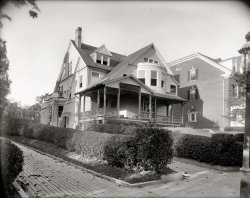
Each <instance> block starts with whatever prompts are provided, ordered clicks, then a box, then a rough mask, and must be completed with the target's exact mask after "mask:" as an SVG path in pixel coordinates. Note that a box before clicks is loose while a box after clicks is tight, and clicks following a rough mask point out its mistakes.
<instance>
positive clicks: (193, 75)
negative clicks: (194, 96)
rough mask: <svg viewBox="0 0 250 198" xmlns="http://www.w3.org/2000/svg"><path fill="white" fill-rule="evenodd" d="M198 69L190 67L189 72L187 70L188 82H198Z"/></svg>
mask: <svg viewBox="0 0 250 198" xmlns="http://www.w3.org/2000/svg"><path fill="white" fill-rule="evenodd" d="M197 73H198V68H195V67H192V68H191V69H190V70H189V77H188V79H189V81H196V80H198V75H197Z"/></svg>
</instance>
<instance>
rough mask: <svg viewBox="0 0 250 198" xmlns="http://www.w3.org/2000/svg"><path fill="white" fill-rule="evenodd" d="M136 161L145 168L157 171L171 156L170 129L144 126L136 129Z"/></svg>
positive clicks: (163, 166)
mask: <svg viewBox="0 0 250 198" xmlns="http://www.w3.org/2000/svg"><path fill="white" fill-rule="evenodd" d="M135 140H136V146H137V161H138V162H139V163H141V165H142V167H143V168H144V169H145V170H154V171H156V172H159V171H160V170H162V169H164V168H165V167H166V165H167V164H168V163H170V162H171V161H172V158H173V138H172V133H171V131H168V130H164V129H159V128H153V127H145V128H138V129H137V130H136V136H135Z"/></svg>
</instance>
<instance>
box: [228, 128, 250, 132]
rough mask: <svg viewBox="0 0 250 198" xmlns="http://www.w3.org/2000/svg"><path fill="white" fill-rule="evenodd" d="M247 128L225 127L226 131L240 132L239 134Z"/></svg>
mask: <svg viewBox="0 0 250 198" xmlns="http://www.w3.org/2000/svg"><path fill="white" fill-rule="evenodd" d="M244 130H245V127H225V128H224V131H238V132H244Z"/></svg>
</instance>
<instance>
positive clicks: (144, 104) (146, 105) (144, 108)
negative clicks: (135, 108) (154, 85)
mask: <svg viewBox="0 0 250 198" xmlns="http://www.w3.org/2000/svg"><path fill="white" fill-rule="evenodd" d="M142 111H146V112H149V101H148V100H146V99H143V101H142Z"/></svg>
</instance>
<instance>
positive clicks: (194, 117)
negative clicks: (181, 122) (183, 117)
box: [188, 106, 198, 122]
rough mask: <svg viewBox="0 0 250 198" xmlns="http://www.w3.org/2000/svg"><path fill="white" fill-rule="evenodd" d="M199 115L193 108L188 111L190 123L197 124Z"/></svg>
mask: <svg viewBox="0 0 250 198" xmlns="http://www.w3.org/2000/svg"><path fill="white" fill-rule="evenodd" d="M197 114H198V112H197V111H196V110H195V109H194V107H193V106H192V107H191V109H190V110H189V111H188V122H197Z"/></svg>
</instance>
